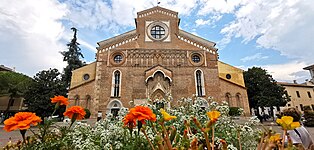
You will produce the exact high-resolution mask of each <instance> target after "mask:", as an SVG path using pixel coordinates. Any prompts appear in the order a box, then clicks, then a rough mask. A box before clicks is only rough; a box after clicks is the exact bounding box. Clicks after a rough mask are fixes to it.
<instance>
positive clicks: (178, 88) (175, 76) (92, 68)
mask: <svg viewBox="0 0 314 150" xmlns="http://www.w3.org/2000/svg"><path fill="white" fill-rule="evenodd" d="M137 15H138V16H137V18H136V27H137V28H136V29H135V30H132V31H129V32H126V33H124V34H121V35H118V36H116V37H113V38H110V39H107V40H104V41H100V42H98V45H99V47H97V58H96V62H94V63H92V64H90V65H87V66H85V67H83V68H82V69H81V68H79V69H77V70H75V71H73V76H72V82H71V88H70V90H69V99H70V101H71V105H74V104H75V101H77V100H75V99H78V95H90V96H91V103H90V104H91V105H90V107H89V109H90V110H91V113H92V117H96V114H97V112H98V111H102V112H103V115H105V114H106V113H109V112H110V111H112V110H113V109H116V108H120V107H130V104H129V102H130V101H131V100H138V101H142V102H143V101H144V102H145V101H146V100H147V98H150V99H152V100H154V99H155V98H167V97H168V96H169V95H171V96H172V98H173V100H174V101H173V102H172V104H175V103H176V102H175V101H176V100H177V99H179V98H182V97H191V96H192V95H193V94H196V95H199V96H201V97H208V96H212V97H214V99H217V100H218V101H221V100H224V97H223V96H222V95H223V94H224V93H227V92H228V91H230V92H231V93H241V99H240V100H241V102H239V103H241V106H243V107H245V111H246V112H248V109H247V108H248V102H247V95H246V89H245V87H239V86H238V85H237V86H235V85H234V84H232V82H230V81H228V80H227V81H224V80H223V81H222V78H221V77H220V76H219V69H218V67H219V65H218V62H219V61H218V56H217V55H218V54H217V49H216V48H215V47H214V46H215V43H214V42H210V41H207V40H205V39H202V38H200V37H197V36H195V35H192V34H190V33H188V32H185V31H183V30H180V29H179V22H180V21H179V18H178V13H177V12H173V11H171V10H168V9H164V8H161V7H154V8H151V9H148V10H144V11H142V12H139V13H138V14H137ZM234 70H235V69H234ZM238 70H239V69H238ZM237 73H239V72H237ZM241 73H242V72H240V74H241ZM86 74H88V75H89V76H91V77H89V78H88V80H85V79H84V76H85V75H86ZM240 80H242V81H243V76H242V79H240ZM77 81H82V82H81V83H80V82H77ZM72 84H75V86H72ZM82 100H85V101H86V98H85V99H84V98H83V99H82ZM85 103H86V102H85ZM76 104H79V105H82V106H84V101H83V102H76ZM104 112H105V113H104Z"/></svg>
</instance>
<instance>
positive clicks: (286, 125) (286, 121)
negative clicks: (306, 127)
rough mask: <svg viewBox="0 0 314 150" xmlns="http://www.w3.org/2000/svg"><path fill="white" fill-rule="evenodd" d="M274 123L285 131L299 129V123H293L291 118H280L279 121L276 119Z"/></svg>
mask: <svg viewBox="0 0 314 150" xmlns="http://www.w3.org/2000/svg"><path fill="white" fill-rule="evenodd" d="M276 122H277V123H278V124H279V125H281V127H282V128H283V129H285V130H293V129H295V128H297V127H300V122H293V118H292V117H291V116H282V117H281V119H277V120H276Z"/></svg>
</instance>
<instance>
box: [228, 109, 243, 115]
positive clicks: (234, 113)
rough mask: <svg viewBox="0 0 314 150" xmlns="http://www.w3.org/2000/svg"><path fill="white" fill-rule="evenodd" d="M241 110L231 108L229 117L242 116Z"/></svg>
mask: <svg viewBox="0 0 314 150" xmlns="http://www.w3.org/2000/svg"><path fill="white" fill-rule="evenodd" d="M241 113H242V112H241V110H240V108H239V107H230V108H229V115H230V116H240V115H241Z"/></svg>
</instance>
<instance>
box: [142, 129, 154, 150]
mask: <svg viewBox="0 0 314 150" xmlns="http://www.w3.org/2000/svg"><path fill="white" fill-rule="evenodd" d="M142 132H143V133H144V135H145V138H146V139H147V141H148V143H149V145H150V147H151V148H152V150H155V148H154V146H153V144H152V142H151V141H150V140H149V138H148V136H147V134H146V132H145V130H142Z"/></svg>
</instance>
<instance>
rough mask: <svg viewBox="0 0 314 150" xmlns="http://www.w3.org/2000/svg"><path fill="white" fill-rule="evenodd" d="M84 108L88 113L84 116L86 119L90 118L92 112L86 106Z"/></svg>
mask: <svg viewBox="0 0 314 150" xmlns="http://www.w3.org/2000/svg"><path fill="white" fill-rule="evenodd" d="M84 110H85V112H86V115H85V116H84V118H85V119H88V118H89V117H90V115H91V114H90V111H89V110H88V109H87V108H85V109H84Z"/></svg>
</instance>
